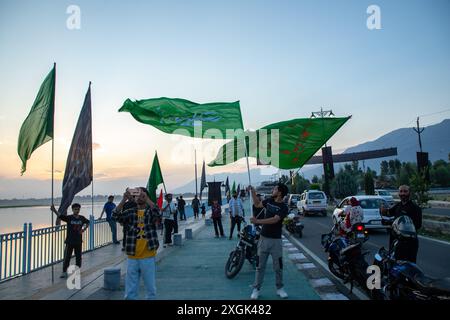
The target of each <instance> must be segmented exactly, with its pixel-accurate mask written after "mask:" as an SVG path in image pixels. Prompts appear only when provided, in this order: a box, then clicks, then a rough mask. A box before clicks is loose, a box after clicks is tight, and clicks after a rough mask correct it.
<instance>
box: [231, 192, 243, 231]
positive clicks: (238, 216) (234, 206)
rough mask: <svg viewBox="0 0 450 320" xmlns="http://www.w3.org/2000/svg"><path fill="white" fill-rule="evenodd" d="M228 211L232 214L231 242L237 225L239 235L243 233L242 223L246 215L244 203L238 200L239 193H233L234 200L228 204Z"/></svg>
mask: <svg viewBox="0 0 450 320" xmlns="http://www.w3.org/2000/svg"><path fill="white" fill-rule="evenodd" d="M228 210H229V212H230V219H231V229H230V238H229V239H230V240H231V239H232V238H233V230H234V226H235V225H236V224H237V231H238V234H239V232H240V231H241V221H242V216H243V213H244V208H243V206H242V201H241V199H240V198H238V195H237V192H236V191H235V192H233V198H231V199H230V202H229V203H228Z"/></svg>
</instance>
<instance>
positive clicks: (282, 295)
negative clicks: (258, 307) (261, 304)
mask: <svg viewBox="0 0 450 320" xmlns="http://www.w3.org/2000/svg"><path fill="white" fill-rule="evenodd" d="M277 295H278V296H279V297H280V298H281V299H286V298H287V297H288V294H287V293H286V291H284V288H280V289H278V290H277Z"/></svg>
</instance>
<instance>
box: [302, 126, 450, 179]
mask: <svg viewBox="0 0 450 320" xmlns="http://www.w3.org/2000/svg"><path fill="white" fill-rule="evenodd" d="M421 139H422V148H423V151H424V152H428V157H429V159H430V161H431V162H434V161H436V160H440V159H443V160H446V161H448V154H449V153H450V119H445V120H443V121H442V122H440V123H438V124H435V125H431V126H428V127H425V130H424V131H423V132H422V134H421ZM392 147H397V156H395V157H386V158H379V159H373V160H365V161H364V166H365V167H366V168H367V167H370V168H371V169H372V170H376V171H377V172H379V170H380V163H381V161H383V160H386V161H389V160H392V159H399V160H400V161H402V162H407V161H408V162H416V152H417V151H419V142H418V137H417V134H416V133H415V132H414V131H413V129H412V128H402V129H397V130H394V131H391V132H389V133H387V134H385V135H383V136H381V137H379V138H378V139H376V140H374V141H369V142H365V143H362V144H359V145H357V146H354V147H351V148H348V149H346V150H345V151H344V153H351V152H361V151H368V150H376V149H384V148H392ZM341 166H343V164H335V165H334V170H335V171H336V172H337V171H338V170H339V168H340V167H341ZM360 166H363V163H362V162H361V161H360ZM308 167H309V168H308ZM303 172H304V175H305V177H306V178H311V177H313V176H314V175H318V176H320V175H321V174H322V166H321V165H315V166H307V167H305V168H304V169H303Z"/></svg>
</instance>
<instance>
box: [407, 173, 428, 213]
mask: <svg viewBox="0 0 450 320" xmlns="http://www.w3.org/2000/svg"><path fill="white" fill-rule="evenodd" d="M429 189H430V186H429V184H428V182H427V181H426V179H425V174H424V173H423V174H420V173H417V172H416V173H415V174H414V175H413V176H412V177H411V192H412V194H413V198H415V199H416V200H417V204H418V205H419V206H421V207H424V206H425V205H426V204H427V202H428V200H430V197H429V195H428V190H429Z"/></svg>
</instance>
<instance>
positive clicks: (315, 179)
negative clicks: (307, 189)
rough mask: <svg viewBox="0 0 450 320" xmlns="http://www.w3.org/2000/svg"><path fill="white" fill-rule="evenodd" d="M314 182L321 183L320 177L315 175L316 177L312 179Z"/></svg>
mask: <svg viewBox="0 0 450 320" xmlns="http://www.w3.org/2000/svg"><path fill="white" fill-rule="evenodd" d="M311 182H312V183H319V177H318V176H316V175H314V177H313V178H312V180H311Z"/></svg>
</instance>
